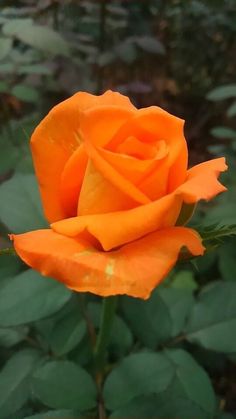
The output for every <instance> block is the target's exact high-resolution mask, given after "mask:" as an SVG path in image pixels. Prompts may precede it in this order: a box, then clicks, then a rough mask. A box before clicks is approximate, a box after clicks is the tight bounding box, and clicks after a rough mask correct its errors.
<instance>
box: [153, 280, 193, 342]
mask: <svg viewBox="0 0 236 419" xmlns="http://www.w3.org/2000/svg"><path fill="white" fill-rule="evenodd" d="M160 293H161V298H162V300H163V301H164V302H165V304H166V306H167V307H168V310H169V314H170V318H171V331H170V337H172V338H173V337H175V336H177V335H178V334H179V333H180V332H182V331H183V329H184V326H185V323H186V319H187V316H188V314H189V312H190V311H191V308H192V306H193V303H194V298H193V295H192V293H191V292H190V291H189V290H186V289H169V288H163V289H161V290H160ZM158 323H159V327H161V326H160V322H158Z"/></svg>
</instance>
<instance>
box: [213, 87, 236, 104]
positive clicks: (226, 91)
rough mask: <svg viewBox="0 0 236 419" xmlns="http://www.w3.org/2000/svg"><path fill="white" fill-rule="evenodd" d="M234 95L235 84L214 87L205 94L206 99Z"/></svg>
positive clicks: (220, 98)
mask: <svg viewBox="0 0 236 419" xmlns="http://www.w3.org/2000/svg"><path fill="white" fill-rule="evenodd" d="M232 97H236V84H228V85H226V86H220V87H216V88H215V89H213V90H211V92H210V93H208V95H207V99H209V100H212V101H218V100H224V99H230V98H232Z"/></svg>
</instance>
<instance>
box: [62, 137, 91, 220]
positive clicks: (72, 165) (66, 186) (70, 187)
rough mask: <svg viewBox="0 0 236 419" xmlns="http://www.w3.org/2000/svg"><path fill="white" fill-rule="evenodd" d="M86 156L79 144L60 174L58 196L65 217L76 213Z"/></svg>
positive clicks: (86, 160) (86, 161) (82, 146)
mask: <svg viewBox="0 0 236 419" xmlns="http://www.w3.org/2000/svg"><path fill="white" fill-rule="evenodd" d="M87 163H88V157H87V154H86V153H85V150H84V145H83V144H81V145H80V146H79V147H78V148H77V150H76V151H75V152H74V153H73V154H72V156H71V157H70V158H69V159H68V160H67V162H66V164H65V167H64V169H63V171H62V174H61V183H60V196H61V203H62V205H63V209H64V211H65V214H66V216H67V217H73V216H75V215H76V214H77V206H78V200H79V194H80V189H81V186H82V183H83V179H84V174H85V170H86V167H87Z"/></svg>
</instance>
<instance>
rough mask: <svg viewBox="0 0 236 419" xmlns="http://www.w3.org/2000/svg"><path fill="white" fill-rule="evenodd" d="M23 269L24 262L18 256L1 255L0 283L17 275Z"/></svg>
mask: <svg viewBox="0 0 236 419" xmlns="http://www.w3.org/2000/svg"><path fill="white" fill-rule="evenodd" d="M21 268H22V262H21V260H20V259H19V258H18V257H17V256H15V255H2V254H0V281H2V280H4V279H5V278H8V277H9V276H13V275H15V274H17V273H18V272H19V271H20V269H21ZM0 283H1V282H0Z"/></svg>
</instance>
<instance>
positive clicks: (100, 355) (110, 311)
mask: <svg viewBox="0 0 236 419" xmlns="http://www.w3.org/2000/svg"><path fill="white" fill-rule="evenodd" d="M116 303H117V297H106V298H104V299H103V303H102V314H101V321H100V329H99V333H98V336H97V339H96V345H95V348H94V359H95V367H96V369H97V371H101V370H102V369H103V367H104V361H105V354H106V348H107V345H108V342H109V339H110V333H111V328H112V323H113V319H114V315H115V311H116Z"/></svg>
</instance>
